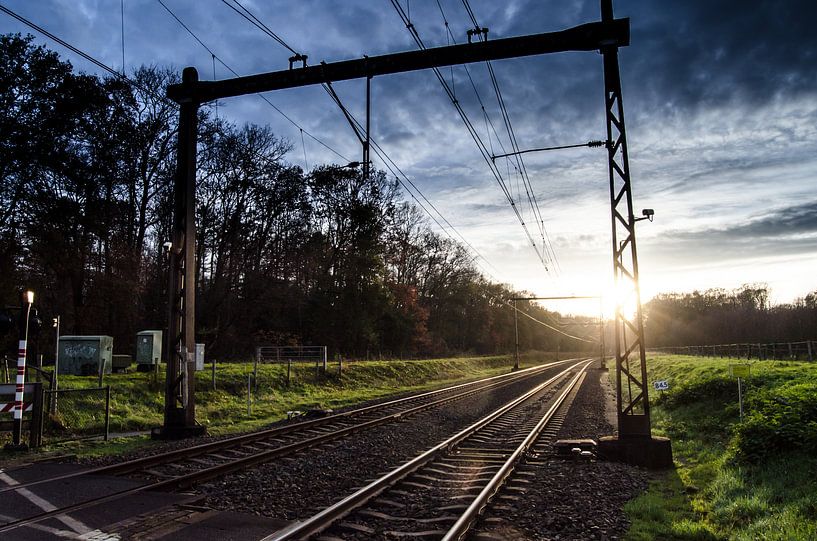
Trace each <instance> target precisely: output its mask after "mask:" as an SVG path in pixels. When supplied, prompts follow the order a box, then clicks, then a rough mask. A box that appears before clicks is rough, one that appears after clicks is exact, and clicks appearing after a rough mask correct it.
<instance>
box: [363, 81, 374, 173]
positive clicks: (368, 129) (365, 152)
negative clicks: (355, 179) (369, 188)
mask: <svg viewBox="0 0 817 541" xmlns="http://www.w3.org/2000/svg"><path fill="white" fill-rule="evenodd" d="M371 117H372V78H371V76H369V77H366V138H365V139H364V140H363V178H365V179H367V180H368V178H369V171H370V158H369V148H370V143H369V142H370V141H371Z"/></svg>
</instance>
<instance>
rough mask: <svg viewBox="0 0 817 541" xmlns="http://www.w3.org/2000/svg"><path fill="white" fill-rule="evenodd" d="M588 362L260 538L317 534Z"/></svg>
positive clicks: (269, 539) (272, 540)
mask: <svg viewBox="0 0 817 541" xmlns="http://www.w3.org/2000/svg"><path fill="white" fill-rule="evenodd" d="M590 362H592V361H580V362H578V363H575V364H574V365H572V366H570V367H568V368H567V369H565V370H563V371H562V372H560V373H559V374H557V375H555V376H553V377H552V378H550V379H548V380H547V381H545V382H544V383H541V384H539V385H537V386H536V387H534V388H533V389H531V390H529V391H528V392H526V393H524V394H522V395H520V396H519V397H517V398H515V399H513V400H511V401H510V402H508V403H506V404H505V405H504V406H501V407H500V408H498V409H496V410H494V411H493V412H491V413H489V414H488V415H486V416H485V417H483V418H482V419H480V420H478V421H476V422H475V423H473V424H471V425H470V426H468V427H466V428H464V429H462V430H461V431H459V432H457V433H456V434H455V435H453V436H451V437H450V438H448V439H446V440H445V441H443V442H442V443H440V444H438V445H436V446H434V447H432V448H431V449H429V450H428V451H425V452H424V453H422V454H420V455H418V456H417V457H415V458H413V459H412V460H410V461H408V462H406V463H405V464H403V465H402V466H399V467H398V468H396V469H394V470H392V471H391V472H389V473H387V474H386V475H384V476H383V477H380V478H379V479H376V480H375V481H372V482H371V483H369V484H368V485H366V486H365V487H363V488H361V489H359V490H358V491H356V492H355V493H353V494H351V495H349V496H347V497H346V498H344V499H342V500H341V501H339V502H337V503H335V504H334V505H331V506H329V507H327V508H326V509H324V510H323V511H320V512H319V513H317V514H315V515H313V516H312V517H310V518H308V519H306V520H304V521H301V522H296V523H294V524H292V525H290V526H288V527H286V528H284V529H282V530H279V531H278V532H275V533H273V534H271V535H269V536H267V537H265V538H263V540H262V541H286V540H290V539H303V538H308V537H309V536H311V535H315V534H317V533H320V532H321V531H323V530H324V529H326V528H328V527H329V526H330V525H331V524H332V523H334V522H335V521H337V520H338V519H340V518H341V517H343V516H345V515H347V514H348V513H350V512H351V511H353V510H354V509H355V508H357V507H360V506H361V505H363V504H365V503H366V502H368V501H369V500H371V499H372V498H374V497H375V496H377V495H379V494H380V493H381V492H383V491H384V490H385V489H387V488H389V487H390V486H392V485H393V484H395V483H396V482H398V481H400V480H401V479H403V478H405V477H406V476H408V475H409V474H411V473H413V472H415V471H417V470H418V469H420V468H421V467H423V466H424V465H426V464H428V463H429V462H431V461H432V460H433V459H435V458H437V457H438V456H439V455H441V454H443V453H445V452H447V451H449V450H451V449H452V448H453V447H454V446H455V445H456V444H458V443H460V442H461V441H462V440H464V439H466V438H468V437H469V436H471V435H472V434H474V433H475V432H476V431H478V430H480V429H481V428H483V427H485V426H486V425H488V424H490V423H491V422H493V421H494V420H496V419H497V418H499V417H501V416H502V415H504V414H505V413H507V412H508V411H510V410H512V409H514V408H515V407H516V406H518V405H519V404H521V403H523V402H525V401H527V400H528V399H530V398H531V397H532V396H535V395H536V394H537V393H539V392H541V391H542V390H544V389H546V388H547V387H549V386H551V385H553V384H554V383H555V382H556V381H559V380H561V379H562V378H563V377H564V376H565V375H566V374H567V373H568V372H570V371H571V370H573V369H575V368H576V367H578V366H579V365H581V364H582V363H586V364H585V367H586V366H587V365H588V364H589V363H590Z"/></svg>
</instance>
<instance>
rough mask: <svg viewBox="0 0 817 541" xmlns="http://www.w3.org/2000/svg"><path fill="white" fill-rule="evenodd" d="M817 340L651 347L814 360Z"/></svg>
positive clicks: (681, 352)
mask: <svg viewBox="0 0 817 541" xmlns="http://www.w3.org/2000/svg"><path fill="white" fill-rule="evenodd" d="M815 346H817V342H815V341H814V340H805V341H802V342H772V343H766V344H763V343H741V344H714V345H702V346H673V347H659V348H650V351H656V352H660V353H672V354H676V355H693V356H698V357H729V358H735V359H760V360H767V359H768V360H771V359H775V360H781V361H813V360H814V356H815V354H816V353H817V351H815Z"/></svg>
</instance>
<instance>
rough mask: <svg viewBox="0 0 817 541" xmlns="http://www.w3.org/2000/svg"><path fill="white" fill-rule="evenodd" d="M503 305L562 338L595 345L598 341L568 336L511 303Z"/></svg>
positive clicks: (506, 302)
mask: <svg viewBox="0 0 817 541" xmlns="http://www.w3.org/2000/svg"><path fill="white" fill-rule="evenodd" d="M505 304H507V305H508V306H510V307H511V308H513V309H514V310H516V312H517V313H518V314H522V315H523V316H525V317H526V318H528V319H532V320H533V321H535V322H536V323H538V324H539V325H542V326H543V327H547V328H548V329H550V330H552V331H555V332H557V333H559V334H561V335H563V336H567V337H568V338H572V339H574V340H579V341H581V342H587V343H588V344H596V343H598V340H588V339H587V338H582V337H580V336H575V335H572V334H570V333H566V332H564V331H563V330H561V329H557V328H556V327H554V326H552V325H548V324H547V323H545V322H544V321H540V320H538V319H536V318H535V317H533V316H532V315H530V314H528V313H527V312H523V311H522V310H520V309H519V308H517V307H516V306H514V305H513V303H512V302H509V301H505Z"/></svg>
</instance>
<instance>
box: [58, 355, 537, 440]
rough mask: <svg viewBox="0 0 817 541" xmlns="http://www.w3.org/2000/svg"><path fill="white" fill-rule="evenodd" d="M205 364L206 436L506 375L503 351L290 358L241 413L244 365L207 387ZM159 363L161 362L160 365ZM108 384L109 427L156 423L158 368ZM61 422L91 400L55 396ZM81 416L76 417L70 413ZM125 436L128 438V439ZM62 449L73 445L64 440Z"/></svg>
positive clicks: (263, 368) (88, 412) (270, 368)
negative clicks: (310, 360)
mask: <svg viewBox="0 0 817 541" xmlns="http://www.w3.org/2000/svg"><path fill="white" fill-rule="evenodd" d="M545 360H546V358H545V357H544V355H542V354H535V353H529V354H526V355H524V356H523V357H522V362H521V365H522V368H526V367H529V366H533V365H534V364H540V363H542V362H544V361H545ZM210 366H211V365H207V366H206V367H205V370H204V371H203V372H199V373H197V374H196V418H197V419H198V421H199V422H200V423H202V424H204V425H206V426H207V428H208V431H209V433H211V434H225V433H230V432H239V431H245V430H252V429H256V428H259V427H262V426H264V425H266V424H269V423H271V422H274V421H277V420H280V419H282V418H285V417H286V415H287V412H288V411H292V410H307V409H310V408H340V407H343V406H348V405H350V404H355V403H359V402H363V401H366V400H372V399H377V398H382V397H385V396H388V395H393V394H397V393H405V392H411V391H420V390H424V389H431V388H436V387H441V386H444V385H447V384H452V383H455V382H462V381H468V380H473V379H479V378H483V377H488V376H493V375H498V374H503V373H507V372H509V371H510V368H511V367H512V366H513V360H512V358H511V357H510V356H507V355H503V356H492V357H462V358H449V359H433V360H415V361H365V362H344V364H343V371H342V374H341V375H340V376H339V375H338V365H337V363H329V366H328V369H327V373H326V375H325V376H324V375H322V376H321V377H319V378H317V379H316V374H315V365H314V364H309V365H307V364H293V367H292V378H291V383H290V385H287V367H286V365H271V364H267V365H260V366H259V368H258V378H257V386H256V385H255V383H254V384H253V385H252V388H253V392H252V405H251V413H248V411H247V378H248V375H250V374H251V373H252V371H253V364H252V363H224V364H218V365H217V370H216V385H215V390H214V389H213V387H212V381H211V371H210ZM162 368H164V367H162ZM97 383H98V381H97V379H96V378H95V377H79V376H60V388H61V389H62V388H84V387H95V386H96V385H97ZM104 384H105V385H111V425H110V429H111V432H112V433H119V432H129V431H141V430H147V429H150V428H151V427H154V426H159V425H160V424H161V423H162V412H163V404H164V377H163V374H162V373H160V374H159V375H158V377H157V375H155V374H153V373H138V372H130V373H127V374H111V375H106V376H105V380H104ZM60 400H62V401H63V402H61V403H60V409H61V411H64V412H65V418H64V419H65V421H66V422H65V424H74V425H78V426H81V425H83V424H84V423H86V422H88V421H91V424H95V422H96V424H98V422H99V420H100V419H101V416H100V415H101V412H100V411H99V406H98V405H97V406H90V407H89V406H79V405H78V406H76V407H70V406H68V402H69V400H68V398H65V399H63V398H61V399H60ZM78 417H84V418H78ZM130 440H133V438H130ZM134 444H136V445H139V444H138V442H133V441H129V442H120V443H119V444H118V445H117V444H113V445H111V444H107V445H105V446H104V447H101V448H96V449H88V448H87V447H88V446H87V445H84V446H82V448H81V449H74V450H76V451H79V452H91V453H96V452H118V451H120V450H121V449H122V448H123V447H130V446H132V445H134ZM70 447H76V445H74V444H72V445H70Z"/></svg>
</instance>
